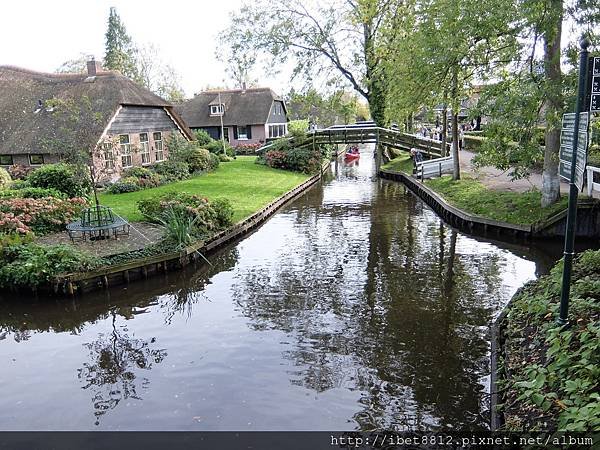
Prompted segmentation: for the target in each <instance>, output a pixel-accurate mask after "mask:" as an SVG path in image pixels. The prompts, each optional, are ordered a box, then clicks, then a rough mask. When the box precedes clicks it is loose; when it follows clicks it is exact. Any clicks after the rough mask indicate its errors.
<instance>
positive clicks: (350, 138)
mask: <svg viewBox="0 0 600 450" xmlns="http://www.w3.org/2000/svg"><path fill="white" fill-rule="evenodd" d="M286 139H288V140H289V141H290V144H291V145H293V146H294V138H286ZM369 143H379V144H383V145H387V146H389V147H393V148H397V149H400V150H405V151H410V150H411V149H412V148H417V149H418V150H419V151H420V152H421V153H424V154H426V155H428V156H430V157H431V156H444V155H447V154H449V153H450V144H446V149H445V151H442V143H441V142H440V141H436V140H434V139H428V138H424V137H421V136H416V135H414V134H407V133H402V132H401V131H398V130H392V129H389V128H381V127H376V126H356V125H347V126H335V127H332V128H325V129H320V130H313V131H310V132H308V133H307V138H306V139H305V140H303V141H302V142H298V143H297V145H296V147H308V146H312V145H317V146H318V145H323V144H369ZM273 145H274V143H270V144H267V145H265V146H263V147H261V148H260V149H258V150H257V152H264V151H267V150H269V148H272V146H273Z"/></svg>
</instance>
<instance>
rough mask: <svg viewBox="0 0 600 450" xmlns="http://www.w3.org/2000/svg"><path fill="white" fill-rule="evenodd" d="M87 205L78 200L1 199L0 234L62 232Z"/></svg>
mask: <svg viewBox="0 0 600 450" xmlns="http://www.w3.org/2000/svg"><path fill="white" fill-rule="evenodd" d="M85 206H87V200H85V199H84V198H81V197H76V198H71V199H69V200H62V199H59V198H54V197H44V198H39V199H35V198H3V199H0V233H12V232H16V233H21V234H26V233H29V232H30V231H33V232H35V233H37V234H45V233H50V232H52V231H61V230H63V229H64V226H65V225H67V224H68V223H70V222H72V221H73V220H74V219H75V218H77V217H78V216H79V214H81V210H82V209H83V208H84V207H85Z"/></svg>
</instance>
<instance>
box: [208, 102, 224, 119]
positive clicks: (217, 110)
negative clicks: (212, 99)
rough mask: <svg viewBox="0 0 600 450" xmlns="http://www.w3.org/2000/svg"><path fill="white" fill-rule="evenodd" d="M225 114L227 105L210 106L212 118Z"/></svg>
mask: <svg viewBox="0 0 600 450" xmlns="http://www.w3.org/2000/svg"><path fill="white" fill-rule="evenodd" d="M224 113H225V105H224V104H223V103H221V104H219V105H210V115H211V116H222V115H223V114H224Z"/></svg>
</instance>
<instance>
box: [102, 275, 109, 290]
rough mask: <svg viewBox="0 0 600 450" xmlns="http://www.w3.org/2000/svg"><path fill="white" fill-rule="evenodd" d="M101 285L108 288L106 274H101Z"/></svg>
mask: <svg viewBox="0 0 600 450" xmlns="http://www.w3.org/2000/svg"><path fill="white" fill-rule="evenodd" d="M102 285H103V286H104V288H105V289H108V277H107V276H106V275H103V276H102Z"/></svg>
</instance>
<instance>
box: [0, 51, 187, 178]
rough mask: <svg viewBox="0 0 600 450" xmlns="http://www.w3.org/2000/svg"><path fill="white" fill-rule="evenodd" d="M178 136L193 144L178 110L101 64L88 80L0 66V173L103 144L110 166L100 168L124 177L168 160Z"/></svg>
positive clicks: (82, 76)
mask: <svg viewBox="0 0 600 450" xmlns="http://www.w3.org/2000/svg"><path fill="white" fill-rule="evenodd" d="M171 133H178V134H181V135H182V136H184V137H185V138H187V139H191V131H190V130H189V129H188V128H187V126H186V125H185V123H184V122H183V120H182V119H181V118H180V117H179V116H178V114H177V113H176V112H175V111H174V110H173V105H172V104H171V103H169V102H168V101H166V100H164V99H162V98H160V97H159V96H157V95H155V94H153V93H152V92H150V91H149V90H147V89H145V88H143V87H141V86H139V85H138V84H136V83H134V82H133V81H131V80H130V79H128V78H127V77H124V76H122V75H120V74H117V73H114V72H107V71H102V70H101V68H100V67H99V65H98V63H97V62H95V61H90V62H89V63H88V73H86V74H49V73H41V72H34V71H31V70H26V69H22V68H18V67H11V66H0V166H7V165H11V164H17V163H18V164H24V165H37V164H44V163H48V162H55V161H58V160H59V159H60V158H61V157H63V156H64V155H66V154H69V152H75V151H84V152H85V151H89V149H91V148H94V147H96V146H97V145H103V146H104V148H105V149H106V152H104V155H102V158H100V159H104V157H105V158H106V160H105V161H100V160H99V161H97V163H98V164H103V165H105V166H106V168H107V169H108V170H109V172H111V173H114V174H115V175H116V174H118V173H119V172H120V171H121V169H122V168H123V167H129V166H133V165H141V164H151V163H153V162H155V161H157V160H162V159H165V158H166V154H167V149H166V146H165V143H164V141H165V140H166V138H167V137H168V135H169V134H171ZM107 142H110V143H114V145H113V146H112V148H110V146H108V145H106V144H105V143H107ZM119 156H120V157H119Z"/></svg>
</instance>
